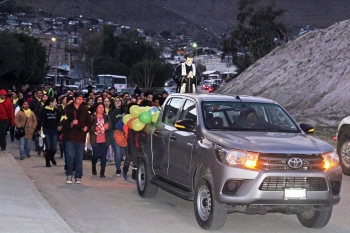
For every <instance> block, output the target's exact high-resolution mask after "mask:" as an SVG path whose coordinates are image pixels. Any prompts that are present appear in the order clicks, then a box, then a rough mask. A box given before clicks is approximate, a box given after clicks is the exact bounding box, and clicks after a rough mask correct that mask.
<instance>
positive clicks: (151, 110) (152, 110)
mask: <svg viewBox="0 0 350 233" xmlns="http://www.w3.org/2000/svg"><path fill="white" fill-rule="evenodd" d="M148 112H149V113H150V114H151V115H152V116H153V114H154V113H155V112H159V109H158V108H157V107H155V106H153V107H150V108H149V109H148Z"/></svg>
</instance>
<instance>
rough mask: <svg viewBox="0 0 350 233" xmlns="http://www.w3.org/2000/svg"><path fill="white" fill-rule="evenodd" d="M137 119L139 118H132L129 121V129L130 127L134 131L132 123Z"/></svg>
mask: <svg viewBox="0 0 350 233" xmlns="http://www.w3.org/2000/svg"><path fill="white" fill-rule="evenodd" d="M136 119H137V117H132V118H130V120H129V121H128V124H127V125H128V127H129V129H132V122H133V121H134V120H136Z"/></svg>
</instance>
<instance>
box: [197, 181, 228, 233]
mask: <svg viewBox="0 0 350 233" xmlns="http://www.w3.org/2000/svg"><path fill="white" fill-rule="evenodd" d="M194 213H195V216H196V220H197V223H198V225H199V226H201V227H202V228H203V229H205V230H219V229H220V228H222V227H223V225H224V224H225V221H226V217H227V209H226V208H225V205H224V204H220V203H219V202H217V201H216V200H215V196H214V186H213V177H212V176H211V174H205V175H203V176H201V178H200V179H199V181H198V182H197V184H196V188H195V194H194Z"/></svg>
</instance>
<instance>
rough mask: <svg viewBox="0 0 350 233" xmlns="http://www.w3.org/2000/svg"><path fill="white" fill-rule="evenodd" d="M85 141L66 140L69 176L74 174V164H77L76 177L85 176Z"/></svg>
mask: <svg viewBox="0 0 350 233" xmlns="http://www.w3.org/2000/svg"><path fill="white" fill-rule="evenodd" d="M84 147H85V143H73V142H70V141H66V152H67V153H66V157H67V158H66V162H67V171H66V175H67V176H72V175H73V164H74V166H75V173H74V178H76V179H77V178H81V177H82V176H83V155H84Z"/></svg>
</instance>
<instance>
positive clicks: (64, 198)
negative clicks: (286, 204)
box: [9, 142, 350, 233]
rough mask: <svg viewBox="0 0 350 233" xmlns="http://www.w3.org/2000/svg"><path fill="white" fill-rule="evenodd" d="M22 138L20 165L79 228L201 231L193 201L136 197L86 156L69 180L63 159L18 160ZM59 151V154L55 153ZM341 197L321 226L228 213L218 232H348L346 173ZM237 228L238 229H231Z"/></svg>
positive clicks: (128, 184) (349, 183) (129, 185)
mask: <svg viewBox="0 0 350 233" xmlns="http://www.w3.org/2000/svg"><path fill="white" fill-rule="evenodd" d="M17 144H18V142H15V144H14V143H10V145H9V149H10V151H11V152H12V154H13V156H14V157H15V159H16V161H17V162H18V164H19V165H20V166H21V167H22V168H23V170H24V171H25V173H26V174H27V175H28V177H29V178H30V179H31V180H32V182H33V183H34V185H35V186H36V187H37V189H38V190H39V191H40V193H41V194H42V196H43V197H44V198H45V199H46V200H47V201H48V203H49V204H50V205H51V206H52V207H53V209H54V210H56V212H57V213H58V214H59V215H60V216H61V217H62V218H63V219H64V220H65V221H66V222H67V223H68V225H69V226H70V227H71V229H73V230H74V231H75V232H84V233H85V232H86V233H90V232H128V233H133V232H143V233H148V232H152V233H153V232H162V233H164V232H167V233H168V232H169V233H171V232H191V233H192V232H193V233H195V232H203V230H202V229H201V228H200V227H199V226H198V225H197V223H196V219H195V216H194V213H193V202H191V201H185V200H182V199H180V198H178V197H176V196H174V195H172V194H169V193H167V192H165V191H163V190H159V192H158V195H157V196H156V197H155V198H153V199H142V198H140V197H139V196H138V194H137V190H136V185H135V182H134V181H132V180H131V179H130V178H129V180H124V179H123V178H120V177H116V176H115V175H114V173H115V167H114V165H109V166H107V168H106V170H107V172H106V178H105V179H101V178H100V177H98V176H97V177H96V176H92V175H91V164H90V163H89V162H87V161H84V174H85V175H84V177H83V179H82V182H83V183H82V184H81V185H78V184H74V183H73V184H65V175H64V172H63V161H62V159H57V161H58V165H57V166H54V167H51V168H46V167H45V166H44V165H45V161H44V158H43V157H42V156H41V157H38V156H36V155H34V156H32V157H31V158H29V159H25V160H23V161H21V160H19V153H18V145H17ZM57 155H58V154H57ZM343 178H344V180H343V187H342V192H341V193H342V200H341V202H340V204H339V205H337V206H335V207H334V210H333V216H332V219H331V220H330V222H329V224H328V225H327V226H326V227H325V228H323V229H319V230H312V229H307V228H304V227H302V226H301V225H300V224H299V222H298V220H297V218H296V216H294V215H282V214H266V215H245V214H239V213H234V214H229V215H228V218H227V221H226V224H225V226H224V227H223V228H222V229H221V230H220V231H219V232H233V231H234V232H250V233H251V232H259V233H262V232H269V233H274V232H276V233H282V232H285V233H289V232H291V233H292V232H293V233H295V232H303V233H308V232H310V233H314V232H316V231H317V232H318V233H319V232H320V233H326V232H327V233H328V232H333V233H336V232H338V233H348V232H349V231H350V230H349V229H350V221H349V217H348V216H349V213H348V212H349V210H350V177H348V176H344V177H343ZM233 229H234V230H233Z"/></svg>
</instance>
